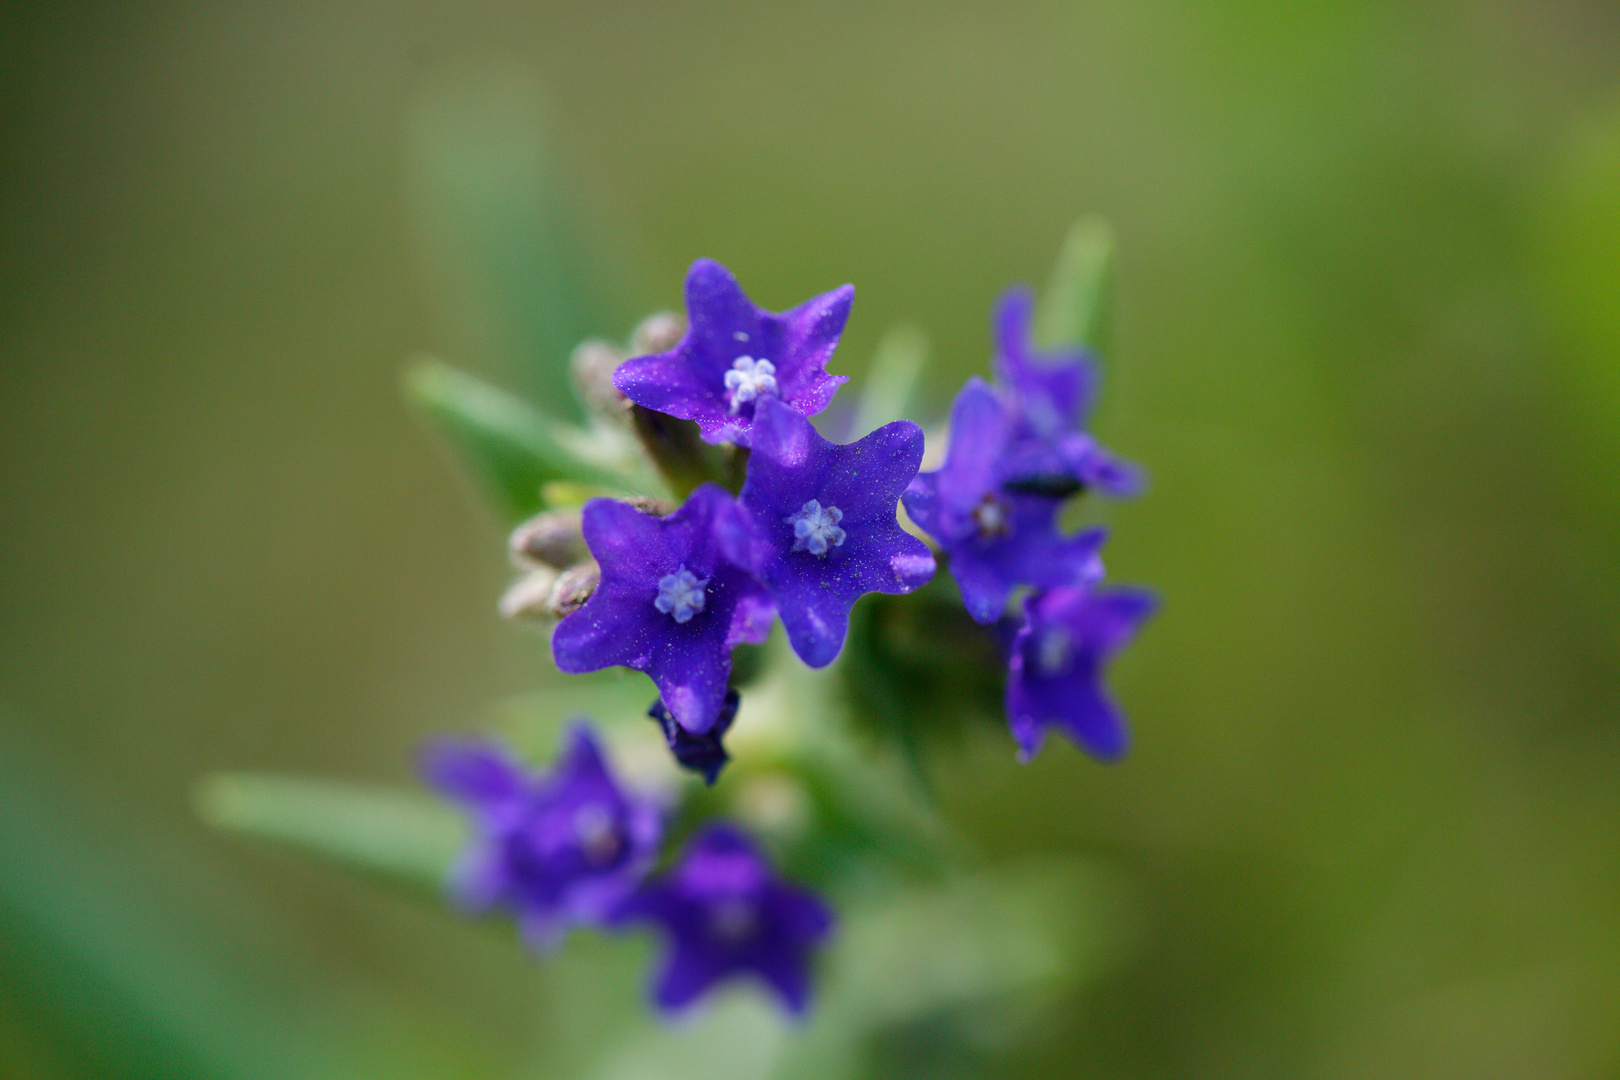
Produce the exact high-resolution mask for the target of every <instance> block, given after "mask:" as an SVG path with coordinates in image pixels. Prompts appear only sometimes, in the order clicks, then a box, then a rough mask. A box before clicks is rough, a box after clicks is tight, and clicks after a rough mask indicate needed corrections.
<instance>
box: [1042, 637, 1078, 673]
mask: <svg viewBox="0 0 1620 1080" xmlns="http://www.w3.org/2000/svg"><path fill="white" fill-rule="evenodd" d="M1073 657H1074V642H1073V641H1072V640H1070V638H1069V635H1068V634H1067V633H1065V632H1064V631H1062V630H1059V629H1057V628H1055V627H1054V628H1053V629H1051V630H1048V631H1047V632H1046V633H1045V634H1043V635H1041V641H1040V644H1039V645H1038V646H1037V647H1036V651H1035V663H1036V666H1037V667H1039V668H1040V672H1041V674H1042V675H1045V676H1047V677H1048V678H1051V677H1053V676H1057V675H1061V674H1062V673H1063V672H1064V671H1065V670H1067V669H1068V666H1069V661H1070V660H1071V659H1072V658H1073Z"/></svg>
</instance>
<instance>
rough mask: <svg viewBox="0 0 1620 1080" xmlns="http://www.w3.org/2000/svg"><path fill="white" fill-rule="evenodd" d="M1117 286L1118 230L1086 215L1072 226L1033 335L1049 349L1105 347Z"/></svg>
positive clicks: (1038, 310)
mask: <svg viewBox="0 0 1620 1080" xmlns="http://www.w3.org/2000/svg"><path fill="white" fill-rule="evenodd" d="M1113 285H1114V230H1113V229H1112V228H1111V227H1110V226H1109V224H1108V222H1107V221H1106V220H1105V219H1103V218H1101V217H1096V216H1087V217H1083V218H1081V219H1080V220H1079V221H1076V222H1075V223H1074V224H1073V225H1072V226H1071V227H1070V228H1069V235H1068V236H1067V237H1065V238H1064V240H1063V249H1062V250H1061V251H1060V252H1059V253H1058V258H1057V265H1056V266H1054V267H1053V268H1052V277H1051V279H1050V280H1049V281H1048V283H1047V286H1046V291H1044V292H1043V293H1041V297H1040V301H1039V303H1038V305H1037V306H1036V309H1035V340H1036V341H1037V342H1038V343H1039V344H1041V345H1042V346H1044V347H1046V348H1055V347H1057V346H1060V345H1084V346H1085V347H1086V348H1088V349H1091V350H1093V351H1101V350H1102V347H1103V345H1104V344H1105V342H1104V337H1105V335H1106V334H1107V332H1108V319H1109V316H1108V308H1109V297H1110V293H1111V292H1112V290H1113Z"/></svg>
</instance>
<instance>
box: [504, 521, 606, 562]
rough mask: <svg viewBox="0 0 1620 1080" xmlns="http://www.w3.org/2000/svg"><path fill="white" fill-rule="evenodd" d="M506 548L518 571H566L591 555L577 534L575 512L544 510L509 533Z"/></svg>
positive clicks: (580, 536)
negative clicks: (550, 568) (546, 567)
mask: <svg viewBox="0 0 1620 1080" xmlns="http://www.w3.org/2000/svg"><path fill="white" fill-rule="evenodd" d="M507 548H508V551H509V552H510V554H511V556H512V563H513V565H515V566H516V567H517V568H518V569H520V570H533V569H536V568H538V567H541V566H550V567H554V568H556V569H558V570H566V569H567V568H568V567H570V566H573V565H574V564H575V563H577V562H579V561H581V560H583V559H588V558H590V554H591V553H590V549H589V548H587V547H586V546H585V537H584V536H583V535H582V534H581V533H580V513H579V511H578V510H547V511H546V512H545V513H543V514H538V515H536V516H534V517H532V518H530V519H529V520H528V521H525V522H524V523H523V524H521V525H519V526H518V527H517V528H515V529H513V530H512V535H511V538H510V539H509V540H508V541H507Z"/></svg>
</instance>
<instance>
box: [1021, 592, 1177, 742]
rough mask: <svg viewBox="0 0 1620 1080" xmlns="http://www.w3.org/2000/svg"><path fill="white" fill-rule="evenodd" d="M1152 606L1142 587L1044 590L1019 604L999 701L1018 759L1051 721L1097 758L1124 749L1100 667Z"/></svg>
mask: <svg viewBox="0 0 1620 1080" xmlns="http://www.w3.org/2000/svg"><path fill="white" fill-rule="evenodd" d="M1157 603H1158V601H1157V599H1156V598H1155V597H1154V595H1153V594H1152V593H1151V592H1148V591H1147V590H1145V589H1125V588H1119V589H1107V590H1091V589H1051V590H1048V591H1046V592H1042V593H1036V594H1035V595H1033V596H1031V597H1029V598H1028V599H1027V600H1026V601H1025V603H1024V615H1025V623H1024V626H1023V628H1022V629H1021V630H1019V632H1018V635H1017V637H1016V638H1015V639H1014V641H1013V647H1012V656H1011V659H1010V661H1009V664H1008V674H1007V700H1006V704H1007V723H1008V725H1009V727H1010V728H1011V729H1012V733H1013V737H1014V738H1015V739H1016V740H1017V742H1018V745H1019V757H1020V759H1021V760H1024V761H1028V760H1030V759H1031V758H1033V757H1034V756H1035V754H1036V753H1037V752H1038V751H1039V750H1040V747H1041V742H1042V739H1043V736H1044V734H1045V729H1046V728H1047V727H1048V726H1053V725H1055V726H1057V727H1058V728H1060V729H1061V730H1063V731H1064V732H1065V733H1066V734H1067V735H1068V736H1069V737H1070V738H1072V739H1073V740H1074V741H1075V742H1076V743H1077V744H1079V745H1080V746H1081V747H1083V748H1084V749H1085V750H1086V751H1088V752H1089V753H1090V754H1091V755H1092V756H1094V757H1096V758H1099V759H1100V760H1103V761H1110V760H1113V759H1115V758H1117V757H1119V756H1120V755H1122V754H1123V753H1124V752H1125V748H1126V745H1127V737H1126V731H1125V723H1124V717H1123V716H1122V715H1121V714H1120V711H1119V708H1118V707H1117V706H1116V705H1115V704H1114V703H1113V701H1112V700H1111V699H1110V698H1109V696H1108V694H1107V693H1106V692H1105V690H1104V688H1103V671H1104V669H1105V668H1106V666H1107V664H1108V661H1109V660H1110V659H1111V658H1112V657H1113V655H1114V653H1116V652H1118V651H1119V650H1120V649H1121V648H1123V647H1124V646H1125V645H1126V644H1127V643H1128V642H1129V641H1130V640H1131V638H1132V637H1134V636H1135V634H1136V632H1137V630H1138V629H1139V628H1140V626H1141V624H1142V622H1143V621H1145V620H1146V619H1147V618H1148V616H1149V615H1151V614H1152V613H1153V611H1154V609H1155V607H1156V606H1157Z"/></svg>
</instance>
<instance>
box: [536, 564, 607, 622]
mask: <svg viewBox="0 0 1620 1080" xmlns="http://www.w3.org/2000/svg"><path fill="white" fill-rule="evenodd" d="M601 580H602V568H601V567H600V566H597V565H596V563H595V562H583V563H580V564H579V565H577V566H570V567H569V568H568V569H567V570H564V571H563V572H562V573H561V574H559V575H558V576H557V584H556V585H555V586H553V587H552V590H551V596H550V598H549V599H548V600H547V601H546V613H547V614H549V615H551V616H552V617H553V618H557V619H560V618H562V617H563V616H564V615H572V614H573V613H574V612H576V611H578V610H579V609H580V608H582V607H584V606H585V601H587V600H589V599H590V598H591V594H592V593H594V592H595V591H596V586H597V583H598V582H600V581H601Z"/></svg>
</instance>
